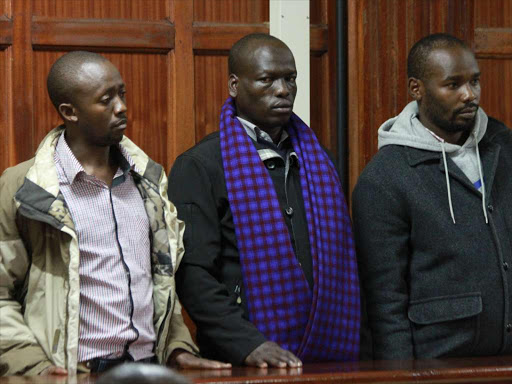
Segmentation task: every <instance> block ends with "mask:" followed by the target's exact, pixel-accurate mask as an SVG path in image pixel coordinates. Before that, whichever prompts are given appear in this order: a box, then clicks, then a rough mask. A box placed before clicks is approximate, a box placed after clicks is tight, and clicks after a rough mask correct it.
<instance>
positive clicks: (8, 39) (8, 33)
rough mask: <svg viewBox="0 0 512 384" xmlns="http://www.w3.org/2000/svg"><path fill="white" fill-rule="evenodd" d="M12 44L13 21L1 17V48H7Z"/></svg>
mask: <svg viewBox="0 0 512 384" xmlns="http://www.w3.org/2000/svg"><path fill="white" fill-rule="evenodd" d="M11 44H12V20H11V19H9V18H8V17H7V16H0V47H3V48H6V47H8V46H9V45H11Z"/></svg>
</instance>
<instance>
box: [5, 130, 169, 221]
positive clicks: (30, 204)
mask: <svg viewBox="0 0 512 384" xmlns="http://www.w3.org/2000/svg"><path fill="white" fill-rule="evenodd" d="M64 129H65V128H64V126H63V125H61V126H59V127H57V128H54V129H53V130H51V131H50V132H49V133H48V134H47V135H46V137H45V138H44V139H43V140H42V141H41V143H40V144H39V147H38V149H37V152H36V155H35V159H34V164H33V165H32V167H30V169H29V170H28V171H27V174H26V175H25V180H24V182H23V185H22V186H21V187H20V188H19V189H18V191H17V192H16V195H15V200H16V202H17V205H18V206H19V207H20V210H21V211H22V212H23V213H24V214H27V215H28V214H30V216H31V217H34V215H36V216H37V217H34V218H37V219H38V220H40V221H45V222H48V223H50V224H52V225H53V226H56V227H62V225H63V224H62V222H63V221H65V222H67V223H68V220H67V219H66V217H68V218H69V213H68V212H67V209H66V208H65V202H64V199H63V198H62V195H61V194H60V192H59V179H58V176H57V169H56V167H55V163H54V153H55V148H56V146H57V142H58V140H59V137H60V135H61V134H62V133H63V132H64ZM119 145H120V148H121V152H123V153H126V154H127V155H129V157H130V160H131V161H130V163H132V164H131V165H132V169H133V172H134V173H135V174H136V175H138V176H139V177H142V178H145V179H147V180H148V181H149V182H150V184H152V185H153V187H154V188H155V189H157V190H159V187H158V186H159V184H160V179H161V177H162V174H163V168H162V166H161V165H160V164H157V163H155V162H154V161H152V160H151V159H150V158H149V157H148V156H147V155H146V154H145V153H144V152H143V151H142V150H141V149H140V148H138V147H137V146H136V145H135V144H134V143H133V142H132V141H131V140H130V139H128V138H127V137H126V136H124V137H123V139H122V140H121V142H120V144H119ZM22 207H24V208H22ZM36 212H38V213H36ZM48 213H49V214H50V215H51V216H53V219H51V218H46V219H44V220H43V218H42V217H41V214H42V215H47V214H48ZM55 220H57V221H55ZM59 223H60V224H59ZM69 223H71V220H70V219H69Z"/></svg>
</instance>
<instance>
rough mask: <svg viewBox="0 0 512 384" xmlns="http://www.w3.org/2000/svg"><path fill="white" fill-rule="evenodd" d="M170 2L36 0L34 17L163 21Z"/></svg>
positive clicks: (166, 15) (167, 0)
mask: <svg viewBox="0 0 512 384" xmlns="http://www.w3.org/2000/svg"><path fill="white" fill-rule="evenodd" d="M177 1H180V0H177ZM168 2H169V0H146V1H134V0H115V1H113V0H93V1H91V0H35V1H33V5H32V8H33V15H34V16H46V17H59V18H73V19H75V18H88V19H138V20H161V19H164V18H166V17H169V11H168Z"/></svg>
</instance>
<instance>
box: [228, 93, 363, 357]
mask: <svg viewBox="0 0 512 384" xmlns="http://www.w3.org/2000/svg"><path fill="white" fill-rule="evenodd" d="M285 129H286V131H287V132H288V134H289V135H290V138H291V140H292V145H293V148H294V150H295V152H296V153H297V156H298V158H299V163H300V167H299V169H300V179H301V186H302V196H303V198H304V207H305V210H306V218H307V221H308V230H309V240H310V243H311V256H312V259H313V277H314V288H313V291H311V290H310V288H309V286H308V283H307V280H306V278H305V277H304V273H303V271H302V267H301V266H300V264H299V262H298V260H297V258H296V256H295V253H294V251H293V247H292V244H291V240H290V234H289V232H288V228H287V226H286V223H285V221H284V217H283V213H282V211H281V207H280V206H279V200H278V198H277V194H276V191H275V188H274V184H273V182H272V179H271V178H270V175H269V174H268V171H267V169H266V168H265V166H264V164H263V162H262V161H261V159H260V157H259V155H258V152H257V150H256V148H255V147H254V144H253V143H252V141H251V139H250V137H249V136H248V135H247V133H246V131H245V129H244V128H243V127H242V125H241V123H240V122H239V120H238V119H237V118H236V107H235V103H234V100H233V98H231V97H230V98H228V99H227V100H226V102H225V103H224V105H223V107H222V111H221V120H220V142H221V151H222V163H223V166H224V172H225V176H226V187H227V192H228V199H229V204H230V207H231V211H232V212H233V221H234V224H235V233H236V238H237V244H238V249H239V252H240V259H241V266H242V274H243V281H244V286H245V290H246V296H247V300H248V308H249V318H250V320H251V321H252V322H253V324H255V325H256V327H257V328H258V329H259V330H260V331H261V332H262V333H263V334H264V335H265V337H267V338H268V339H269V340H272V341H275V342H276V343H278V344H279V345H280V346H281V347H283V348H285V349H287V350H289V351H291V352H292V353H294V354H295V355H297V356H298V357H299V358H300V359H301V360H302V361H304V362H314V361H352V360H357V359H358V355H359V323H360V312H359V310H360V303H359V283H358V275H357V262H356V257H355V251H354V245H353V240H352V233H351V227H350V217H349V214H348V210H347V205H346V202H345V198H344V195H343V192H342V189H341V184H340V181H339V178H338V174H337V173H336V170H335V168H334V166H333V164H332V162H331V161H330V159H329V158H328V157H327V155H326V153H325V151H324V150H323V149H322V147H321V146H320V144H319V143H318V140H317V138H316V136H315V134H314V133H313V131H312V130H311V129H310V128H309V127H308V126H307V125H306V124H304V122H303V121H302V120H301V119H300V118H299V117H298V116H297V115H295V114H293V115H292V117H291V118H290V121H289V123H288V124H287V126H286V127H285Z"/></svg>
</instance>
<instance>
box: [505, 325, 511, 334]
mask: <svg viewBox="0 0 512 384" xmlns="http://www.w3.org/2000/svg"><path fill="white" fill-rule="evenodd" d="M506 329H507V332H508V333H510V331H512V324H507V328H506Z"/></svg>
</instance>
